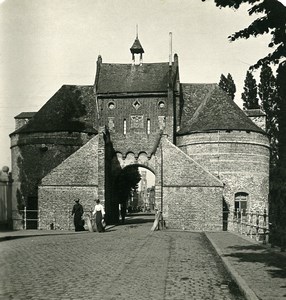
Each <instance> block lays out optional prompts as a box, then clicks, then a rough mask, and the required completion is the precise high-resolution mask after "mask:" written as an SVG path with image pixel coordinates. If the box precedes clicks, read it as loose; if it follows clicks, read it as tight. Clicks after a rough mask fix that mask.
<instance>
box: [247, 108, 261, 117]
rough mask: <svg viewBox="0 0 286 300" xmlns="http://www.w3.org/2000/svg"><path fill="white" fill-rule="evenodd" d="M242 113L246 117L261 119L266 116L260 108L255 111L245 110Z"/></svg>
mask: <svg viewBox="0 0 286 300" xmlns="http://www.w3.org/2000/svg"><path fill="white" fill-rule="evenodd" d="M243 112H244V113H245V114H246V115H247V116H248V117H262V116H266V114H265V112H264V111H262V110H261V109H260V108H257V109H245V110H243Z"/></svg>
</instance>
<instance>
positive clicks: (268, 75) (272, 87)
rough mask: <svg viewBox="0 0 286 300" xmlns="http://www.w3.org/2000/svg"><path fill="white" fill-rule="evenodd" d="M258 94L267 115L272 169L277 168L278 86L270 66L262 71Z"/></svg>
mask: <svg viewBox="0 0 286 300" xmlns="http://www.w3.org/2000/svg"><path fill="white" fill-rule="evenodd" d="M258 94H259V98H260V100H261V106H262V108H263V110H264V112H265V114H266V132H267V134H268V137H269V141H270V167H271V168H273V167H275V166H276V163H277V158H278V153H277V138H278V124H277V102H278V94H277V84H276V78H275V77H274V75H273V72H272V69H271V68H270V66H269V65H263V66H262V68H261V71H260V83H259V85H258Z"/></svg>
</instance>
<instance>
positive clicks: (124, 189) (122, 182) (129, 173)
mask: <svg viewBox="0 0 286 300" xmlns="http://www.w3.org/2000/svg"><path fill="white" fill-rule="evenodd" d="M140 180H141V175H140V173H139V170H138V167H136V166H130V167H126V168H124V169H123V170H122V171H121V172H120V174H119V175H118V178H117V191H118V194H119V203H121V204H125V203H126V202H127V200H128V197H129V195H130V192H131V190H132V189H136V188H137V184H138V182H139V181H140Z"/></svg>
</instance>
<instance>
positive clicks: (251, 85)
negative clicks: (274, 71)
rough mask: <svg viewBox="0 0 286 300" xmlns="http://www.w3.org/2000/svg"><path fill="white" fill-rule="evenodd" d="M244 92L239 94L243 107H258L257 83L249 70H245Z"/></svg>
mask: <svg viewBox="0 0 286 300" xmlns="http://www.w3.org/2000/svg"><path fill="white" fill-rule="evenodd" d="M243 90H244V92H243V93H242V94H241V98H242V100H243V108H244V109H256V108H259V103H258V98H257V84H256V80H255V78H254V77H253V75H252V73H250V71H247V72H246V78H245V80H244V88H243Z"/></svg>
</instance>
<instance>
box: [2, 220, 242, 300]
mask: <svg viewBox="0 0 286 300" xmlns="http://www.w3.org/2000/svg"><path fill="white" fill-rule="evenodd" d="M151 226H152V223H140V224H139V223H137V224H131V223H129V224H126V225H123V226H117V227H114V228H111V229H109V230H108V231H107V232H105V233H89V232H77V233H75V232H71V233H70V234H62V235H46V236H34V237H25V238H21V239H11V240H7V241H3V242H1V243H0V253H1V255H0V266H1V268H0V299H25V300H27V299H35V300H41V299H49V300H53V299H55V300H58V299H63V300H65V299H76V300H78V299H96V300H97V299H100V300H101V299H102V300H105V299H106V300H112V299H114V300H120V299H124V300H126V299H138V300H140V299H154V300H164V299H165V300H170V299H175V300H180V299H188V300H189V299H192V300H205V299H214V300H215V299H217V300H227V299H229V300H231V299H232V300H234V299H236V300H242V299H243V298H242V296H241V294H240V293H239V292H238V290H237V289H236V287H235V286H234V284H233V282H232V281H231V279H230V277H229V275H228V274H227V273H226V271H225V269H224V267H223V265H222V262H221V260H220V259H219V257H218V256H217V254H216V253H215V252H214V250H213V248H212V247H211V246H210V244H209V242H208V240H207V239H206V237H205V235H204V234H203V233H191V232H175V231H173V232H172V231H168V230H165V231H156V232H151V231H150V228H151Z"/></svg>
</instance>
